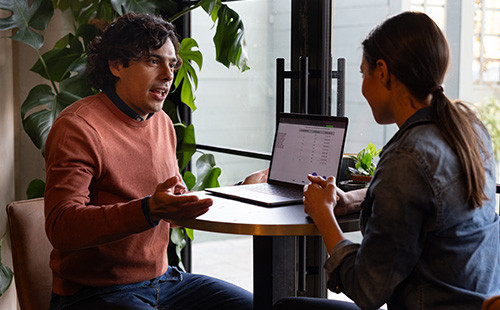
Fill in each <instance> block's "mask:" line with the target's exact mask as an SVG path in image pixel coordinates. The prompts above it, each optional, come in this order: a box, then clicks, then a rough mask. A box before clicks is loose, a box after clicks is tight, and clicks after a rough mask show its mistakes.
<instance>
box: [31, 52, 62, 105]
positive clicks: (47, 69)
mask: <svg viewBox="0 0 500 310" xmlns="http://www.w3.org/2000/svg"><path fill="white" fill-rule="evenodd" d="M35 50H36V53H37V55H38V59H40V62H41V63H42V66H43V69H44V70H45V73H47V77H48V78H49V80H50V83H51V84H52V88H54V91H55V92H56V95H58V94H59V90H58V89H57V86H56V83H54V80H53V79H52V78H51V77H50V73H49V68H48V67H47V64H46V63H45V60H44V59H43V57H42V55H41V54H40V50H38V49H35Z"/></svg>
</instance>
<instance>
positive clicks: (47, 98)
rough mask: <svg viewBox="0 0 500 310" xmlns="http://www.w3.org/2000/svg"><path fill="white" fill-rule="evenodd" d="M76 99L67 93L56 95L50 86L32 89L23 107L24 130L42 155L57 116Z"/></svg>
mask: <svg viewBox="0 0 500 310" xmlns="http://www.w3.org/2000/svg"><path fill="white" fill-rule="evenodd" d="M75 99H77V98H75V96H74V95H73V94H71V93H68V92H65V91H61V92H60V93H59V94H57V95H55V94H54V92H53V91H52V88H51V87H50V86H49V85H45V84H39V85H37V86H35V87H34V88H32V89H31V91H30V92H29V94H28V97H27V98H26V100H25V101H24V102H23V104H22V105H21V117H22V121H23V127H24V130H25V131H26V133H27V134H28V136H29V137H30V138H31V141H33V143H34V144H35V146H36V147H37V148H38V149H39V150H40V151H41V152H42V154H43V151H44V149H45V141H46V140H47V135H48V134H49V130H50V128H51V127H52V124H53V123H54V121H55V119H56V117H57V115H59V113H60V112H61V111H62V110H63V109H64V108H65V107H67V106H68V105H70V104H71V103H73V102H74V101H75Z"/></svg>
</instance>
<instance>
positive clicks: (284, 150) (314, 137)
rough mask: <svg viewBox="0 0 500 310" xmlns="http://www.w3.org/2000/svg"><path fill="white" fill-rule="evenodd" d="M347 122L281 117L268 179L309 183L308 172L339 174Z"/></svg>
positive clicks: (325, 174) (325, 175) (320, 174)
mask: <svg viewBox="0 0 500 310" xmlns="http://www.w3.org/2000/svg"><path fill="white" fill-rule="evenodd" d="M344 131H345V125H344V124H336V123H335V122H329V121H326V120H324V121H323V120H322V121H318V120H304V119H293V118H290V119H288V118H282V119H281V120H280V124H279V126H278V130H277V133H276V139H275V142H274V149H273V160H272V163H271V167H270V174H269V178H270V179H272V180H277V181H282V182H288V183H294V184H308V183H309V180H308V179H307V175H308V174H312V175H319V176H323V177H325V178H326V177H328V176H331V175H333V176H334V177H337V172H338V167H339V164H340V163H339V161H340V160H341V158H342V154H341V153H342V149H343V144H344Z"/></svg>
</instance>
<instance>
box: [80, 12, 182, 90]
mask: <svg viewBox="0 0 500 310" xmlns="http://www.w3.org/2000/svg"><path fill="white" fill-rule="evenodd" d="M167 39H170V40H171V41H172V43H173V45H174V48H175V53H176V55H177V53H178V52H179V39H178V37H177V33H176V32H175V27H174V25H172V24H171V23H169V22H167V21H165V20H164V19H162V18H160V17H156V16H151V15H147V14H136V13H128V14H125V15H123V16H120V17H119V18H117V19H116V20H115V21H114V22H112V23H111V24H110V25H109V26H108V27H107V28H106V29H105V30H104V32H103V33H102V35H100V36H97V37H95V38H94V39H93V40H92V41H91V42H90V43H89V46H88V49H87V50H88V51H87V56H88V65H87V78H88V81H89V84H90V85H91V86H92V87H94V88H96V89H98V90H104V89H106V88H109V87H114V85H115V84H116V82H117V81H118V78H117V77H115V76H114V75H113V74H112V73H111V71H110V70H109V62H110V61H115V60H118V61H120V62H121V63H122V64H123V66H125V67H127V66H129V64H130V61H131V60H132V61H137V60H140V59H142V58H146V57H149V53H150V52H151V51H153V50H157V49H159V48H161V47H162V46H163V44H165V42H166V41H167ZM177 58H178V61H177V64H176V69H178V68H179V67H180V66H181V64H182V61H181V59H180V58H179V57H177Z"/></svg>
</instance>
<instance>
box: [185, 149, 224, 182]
mask: <svg viewBox="0 0 500 310" xmlns="http://www.w3.org/2000/svg"><path fill="white" fill-rule="evenodd" d="M196 169H197V171H198V176H197V177H195V178H193V177H194V175H193V174H192V173H191V172H190V171H186V172H185V173H184V178H186V176H187V181H185V182H186V185H187V186H188V189H189V190H191V191H201V190H204V189H205V188H211V187H219V186H220V184H219V176H220V174H221V170H220V168H219V167H216V166H215V158H214V155H212V154H204V155H202V156H200V158H198V160H197V161H196ZM193 181H194V183H193ZM188 182H189V184H188Z"/></svg>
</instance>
